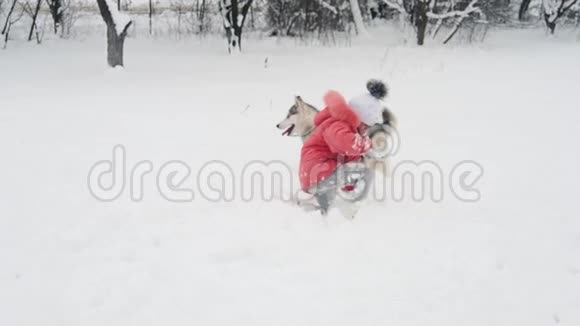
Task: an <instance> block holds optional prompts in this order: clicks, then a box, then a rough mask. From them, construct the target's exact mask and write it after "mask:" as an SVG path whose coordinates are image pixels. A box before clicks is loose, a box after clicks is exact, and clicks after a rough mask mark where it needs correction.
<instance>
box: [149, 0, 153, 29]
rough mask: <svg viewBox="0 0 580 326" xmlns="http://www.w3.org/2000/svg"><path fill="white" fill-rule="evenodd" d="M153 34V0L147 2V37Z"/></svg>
mask: <svg viewBox="0 0 580 326" xmlns="http://www.w3.org/2000/svg"><path fill="white" fill-rule="evenodd" d="M152 34H153V0H149V35H152Z"/></svg>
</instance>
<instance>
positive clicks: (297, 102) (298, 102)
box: [294, 95, 304, 106]
mask: <svg viewBox="0 0 580 326" xmlns="http://www.w3.org/2000/svg"><path fill="white" fill-rule="evenodd" d="M294 103H296V105H297V106H301V105H302V103H304V101H302V97H300V95H296V98H294Z"/></svg>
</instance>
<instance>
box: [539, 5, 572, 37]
mask: <svg viewBox="0 0 580 326" xmlns="http://www.w3.org/2000/svg"><path fill="white" fill-rule="evenodd" d="M577 1H578V0H543V1H542V9H543V12H544V21H545V22H546V27H547V28H548V31H550V34H554V32H555V31H556V22H557V21H558V19H559V18H560V17H562V16H563V15H564V14H565V13H566V11H568V9H570V8H572V6H574V5H575V4H576V2H577Z"/></svg>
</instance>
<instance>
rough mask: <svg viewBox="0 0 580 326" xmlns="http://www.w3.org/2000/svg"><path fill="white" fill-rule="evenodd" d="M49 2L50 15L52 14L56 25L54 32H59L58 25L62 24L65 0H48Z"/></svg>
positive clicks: (54, 25)
mask: <svg viewBox="0 0 580 326" xmlns="http://www.w3.org/2000/svg"><path fill="white" fill-rule="evenodd" d="M46 3H48V9H50V15H51V16H52V22H53V27H54V34H57V33H58V27H59V26H60V25H62V14H63V9H64V8H63V7H64V6H63V1H62V0H46Z"/></svg>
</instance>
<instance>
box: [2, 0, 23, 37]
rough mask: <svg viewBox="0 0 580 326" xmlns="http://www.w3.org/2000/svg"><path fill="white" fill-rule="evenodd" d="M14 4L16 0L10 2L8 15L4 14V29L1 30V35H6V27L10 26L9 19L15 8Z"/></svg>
mask: <svg viewBox="0 0 580 326" xmlns="http://www.w3.org/2000/svg"><path fill="white" fill-rule="evenodd" d="M16 3H18V0H13V1H12V5H11V6H10V10H8V14H6V20H5V21H4V27H3V28H2V35H4V34H6V31H7V30H8V27H9V25H10V17H12V14H13V13H14V8H15V7H16ZM18 19H20V18H18Z"/></svg>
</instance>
